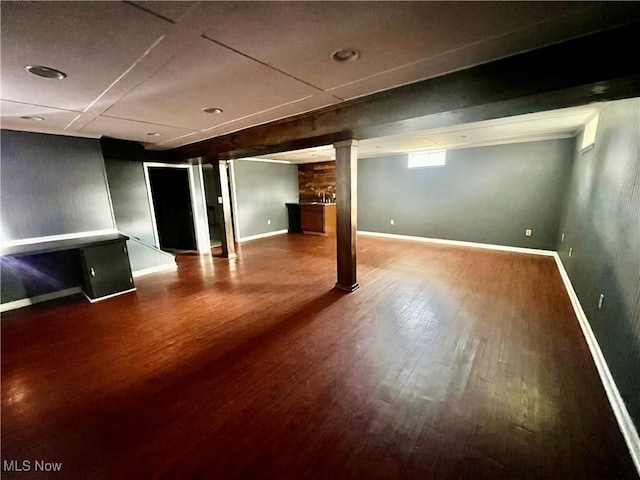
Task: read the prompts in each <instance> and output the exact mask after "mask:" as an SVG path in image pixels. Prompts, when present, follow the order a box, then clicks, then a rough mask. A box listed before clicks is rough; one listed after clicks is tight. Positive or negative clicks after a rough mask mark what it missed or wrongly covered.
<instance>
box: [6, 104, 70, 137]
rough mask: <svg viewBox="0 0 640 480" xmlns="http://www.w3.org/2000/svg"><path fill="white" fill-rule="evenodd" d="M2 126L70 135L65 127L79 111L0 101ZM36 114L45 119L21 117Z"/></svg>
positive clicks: (26, 130)
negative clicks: (37, 119)
mask: <svg viewBox="0 0 640 480" xmlns="http://www.w3.org/2000/svg"><path fill="white" fill-rule="evenodd" d="M0 112H1V121H0V123H1V126H2V128H3V129H8V130H21V131H25V132H41V133H58V134H62V135H70V134H71V133H69V132H65V130H64V129H65V127H66V126H67V125H68V124H69V123H70V122H71V121H73V119H74V118H75V117H77V116H78V112H71V111H69V110H58V109H55V108H50V107H41V106H39V105H29V104H26V103H17V102H10V101H7V100H1V101H0ZM23 116H35V117H42V118H43V119H44V120H42V121H36V120H26V119H23V118H20V117H23Z"/></svg>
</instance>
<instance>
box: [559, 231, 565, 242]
mask: <svg viewBox="0 0 640 480" xmlns="http://www.w3.org/2000/svg"><path fill="white" fill-rule="evenodd" d="M560 241H561V242H564V233H563V234H562V236H561V237H560Z"/></svg>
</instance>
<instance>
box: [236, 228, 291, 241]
mask: <svg viewBox="0 0 640 480" xmlns="http://www.w3.org/2000/svg"><path fill="white" fill-rule="evenodd" d="M288 232H289V231H288V230H287V229H284V230H276V231H275V232H267V233H260V234H258V235H251V236H249V237H243V238H241V239H239V240H238V243H243V242H249V241H251V240H258V239H259V238H267V237H274V236H276V235H282V234H283V233H288Z"/></svg>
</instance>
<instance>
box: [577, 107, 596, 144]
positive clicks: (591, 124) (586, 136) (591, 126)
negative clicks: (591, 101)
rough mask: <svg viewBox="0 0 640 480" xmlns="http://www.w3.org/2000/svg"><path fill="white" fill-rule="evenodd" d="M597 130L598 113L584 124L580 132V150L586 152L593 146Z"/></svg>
mask: <svg viewBox="0 0 640 480" xmlns="http://www.w3.org/2000/svg"><path fill="white" fill-rule="evenodd" d="M597 130H598V115H597V114H596V115H594V116H593V117H591V118H590V119H589V121H588V122H587V123H586V124H585V126H584V132H583V133H582V144H581V145H580V151H581V152H586V151H587V150H589V149H591V148H593V146H594V145H595V143H596V131H597Z"/></svg>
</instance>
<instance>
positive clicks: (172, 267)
mask: <svg viewBox="0 0 640 480" xmlns="http://www.w3.org/2000/svg"><path fill="white" fill-rule="evenodd" d="M177 269H178V264H177V263H175V262H174V263H168V264H166V265H159V266H157V267H149V268H143V269H141V270H136V271H135V272H133V273H132V275H133V278H138V277H143V276H145V275H149V274H151V273H158V272H168V271H169V270H177Z"/></svg>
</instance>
